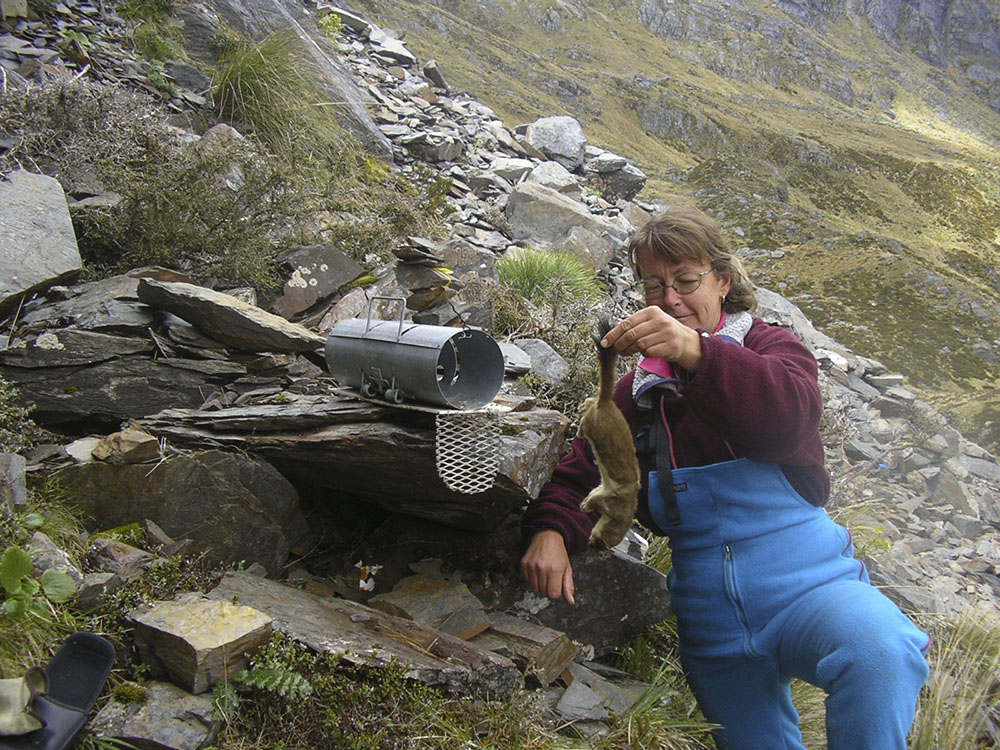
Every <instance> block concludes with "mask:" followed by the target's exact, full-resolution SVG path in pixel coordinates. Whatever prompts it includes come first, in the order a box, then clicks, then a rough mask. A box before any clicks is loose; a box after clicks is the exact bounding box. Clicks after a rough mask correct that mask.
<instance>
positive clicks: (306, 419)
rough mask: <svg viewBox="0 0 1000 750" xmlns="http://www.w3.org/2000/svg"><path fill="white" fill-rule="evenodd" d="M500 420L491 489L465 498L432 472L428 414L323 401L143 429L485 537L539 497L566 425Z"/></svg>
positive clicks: (194, 415) (533, 415) (167, 418)
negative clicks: (257, 459)
mask: <svg viewBox="0 0 1000 750" xmlns="http://www.w3.org/2000/svg"><path fill="white" fill-rule="evenodd" d="M500 419H501V424H500V446H499V454H500V460H499V469H498V471H497V475H496V479H495V482H494V484H493V486H492V487H491V488H489V489H488V490H485V491H483V492H477V493H472V494H465V493H461V492H455V491H453V490H451V489H449V488H448V487H447V486H446V485H445V483H444V481H443V480H442V479H441V477H440V476H439V474H438V471H437V468H436V455H435V427H434V415H433V414H427V413H423V412H416V411H404V410H401V409H387V408H380V407H373V406H372V405H371V404H367V403H366V402H361V401H358V400H356V399H349V398H348V399H339V400H338V397H334V396H330V397H329V398H328V399H327V400H326V403H325V404H316V403H307V402H305V400H303V402H301V403H299V402H297V403H295V404H288V405H283V406H275V407H273V408H272V407H249V408H232V409H223V410H220V411H216V412H202V411H198V410H180V409H172V410H170V411H165V412H162V413H160V414H157V415H156V416H155V417H152V418H149V419H146V420H143V422H142V427H143V428H145V429H147V430H149V431H150V432H152V433H153V434H154V435H157V436H159V437H166V438H167V439H168V440H170V441H171V442H172V443H173V444H175V445H182V446H185V447H208V446H231V447H234V448H240V449H241V450H248V451H252V452H254V453H256V454H258V455H260V456H263V457H264V458H265V459H267V460H268V461H269V462H270V463H272V464H273V465H274V466H275V467H276V468H278V470H279V471H281V472H282V473H283V474H285V475H286V476H295V477H298V478H309V479H310V481H312V482H313V483H314V484H315V486H317V487H323V488H329V489H330V490H332V491H335V492H336V493H338V495H343V496H350V497H356V498H359V499H361V500H364V501H365V502H370V503H373V504H376V505H379V506H381V507H383V508H386V509H388V510H392V511H397V512H399V513H404V514H406V515H412V516H418V517H421V518H429V519H432V520H435V521H438V522H440V523H444V524H447V525H449V526H455V527H457V528H464V529H475V530H483V529H487V528H490V527H491V526H492V525H494V524H496V523H497V521H498V520H499V519H500V518H502V517H503V516H505V515H506V514H507V513H509V512H510V511H511V510H513V509H514V508H518V507H521V506H523V505H524V504H525V503H526V502H527V501H528V499H529V498H530V497H534V496H536V495H537V494H538V491H539V489H540V485H541V483H542V482H543V481H545V479H547V478H548V477H549V476H550V475H551V473H552V469H553V467H554V466H555V463H556V461H558V457H559V451H560V449H561V447H562V440H563V434H564V432H565V428H566V424H567V419H566V418H565V417H564V416H563V415H561V414H559V413H558V412H555V411H550V410H540V409H535V410H530V411H525V412H509V413H506V414H503V415H502V416H501V417H500ZM376 420H380V421H376ZM390 420H391V421H390ZM324 422H325V424H324ZM317 423H318V424H317Z"/></svg>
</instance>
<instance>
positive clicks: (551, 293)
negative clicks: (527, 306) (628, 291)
mask: <svg viewBox="0 0 1000 750" xmlns="http://www.w3.org/2000/svg"><path fill="white" fill-rule="evenodd" d="M497 272H498V273H499V275H500V283H501V284H502V285H503V286H504V287H506V288H507V289H510V290H511V291H513V292H514V293H516V294H518V295H520V296H521V297H524V298H525V299H527V300H529V301H530V302H533V303H535V304H551V303H552V301H553V299H555V298H558V297H565V298H568V299H569V300H573V301H577V300H582V301H596V300H597V299H599V298H600V297H601V296H603V294H604V289H603V287H602V285H601V282H600V280H599V279H598V278H597V275H596V274H595V273H594V269H593V267H591V266H590V265H589V264H587V263H584V262H583V261H581V260H580V259H578V258H576V257H575V256H573V255H570V254H569V253H566V252H561V251H553V252H548V251H545V250H535V249H533V248H523V249H519V250H517V251H508V252H507V253H505V254H504V255H503V256H502V257H501V258H500V259H499V260H498V261H497Z"/></svg>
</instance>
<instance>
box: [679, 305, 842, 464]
mask: <svg viewBox="0 0 1000 750" xmlns="http://www.w3.org/2000/svg"><path fill="white" fill-rule="evenodd" d="M701 341H702V353H703V356H702V361H701V365H700V366H699V368H698V371H697V372H696V373H695V375H694V376H693V377H692V378H691V380H689V381H688V382H687V384H686V385H685V386H684V388H683V391H682V394H683V396H684V397H685V398H686V400H687V401H688V403H689V405H690V408H691V410H692V411H693V412H694V413H696V414H697V415H698V417H699V418H700V419H701V420H703V421H704V422H705V423H706V425H708V426H709V427H710V428H711V429H713V430H715V431H717V432H718V433H719V434H720V435H721V436H722V437H723V438H724V439H725V440H727V441H728V442H729V443H731V444H732V446H733V447H734V448H735V449H736V450H737V451H738V452H739V453H740V454H741V455H744V456H746V457H748V458H751V459H753V460H755V461H768V462H777V463H781V462H783V461H788V460H789V459H793V458H794V457H795V456H796V455H799V454H800V453H801V448H802V446H803V444H804V443H807V442H809V441H813V440H815V438H816V435H817V434H818V430H819V425H820V419H821V417H822V414H823V401H822V396H821V395H820V390H819V383H818V380H817V373H818V366H817V363H816V358H815V357H814V356H813V355H812V353H811V352H810V351H809V349H808V348H807V347H806V346H805V344H803V343H802V342H801V341H800V340H799V339H798V338H797V337H796V336H795V335H794V334H793V333H791V332H789V331H786V330H785V329H783V328H780V327H778V326H772V325H768V324H767V323H764V322H763V321H760V320H757V321H755V324H754V326H753V328H751V330H750V332H749V333H748V334H747V338H746V340H745V341H744V346H738V345H735V344H733V343H732V342H728V341H726V340H724V339H722V338H720V337H703V338H702V340H701Z"/></svg>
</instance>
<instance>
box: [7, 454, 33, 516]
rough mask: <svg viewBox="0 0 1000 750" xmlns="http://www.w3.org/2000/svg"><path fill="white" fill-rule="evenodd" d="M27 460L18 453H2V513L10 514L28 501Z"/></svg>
mask: <svg viewBox="0 0 1000 750" xmlns="http://www.w3.org/2000/svg"><path fill="white" fill-rule="evenodd" d="M26 470H27V461H26V460H25V458H24V456H22V455H20V454H18V453H0V514H6V515H7V516H10V515H11V514H13V513H14V512H15V511H17V510H20V509H21V508H22V507H23V506H24V504H25V503H26V502H27V494H26V485H25V472H26Z"/></svg>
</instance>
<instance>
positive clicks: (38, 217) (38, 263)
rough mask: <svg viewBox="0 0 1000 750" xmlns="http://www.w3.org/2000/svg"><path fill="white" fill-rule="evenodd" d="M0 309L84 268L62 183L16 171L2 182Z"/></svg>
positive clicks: (0, 184)
mask: <svg viewBox="0 0 1000 750" xmlns="http://www.w3.org/2000/svg"><path fill="white" fill-rule="evenodd" d="M0 206H2V207H3V210H2V211H0V311H7V310H8V309H9V308H12V307H13V306H14V305H15V304H16V301H17V300H18V299H20V298H21V297H22V296H24V295H27V294H31V293H33V292H38V291H41V290H43V289H45V288H46V287H49V286H52V285H54V284H61V283H65V282H66V281H67V280H69V279H71V278H72V277H74V276H76V275H77V274H78V273H79V272H80V269H81V268H82V267H83V262H82V261H81V259H80V251H79V250H78V249H77V246H76V234H75V233H74V231H73V222H72V220H71V219H70V216H69V207H68V206H67V205H66V195H65V193H63V189H62V186H61V185H60V184H59V181H58V180H55V179H53V178H52V177H46V176H45V175H40V174H34V173H32V172H26V171H24V170H23V169H21V170H18V171H16V172H11V173H10V174H9V175H7V176H6V177H5V178H3V179H0Z"/></svg>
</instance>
